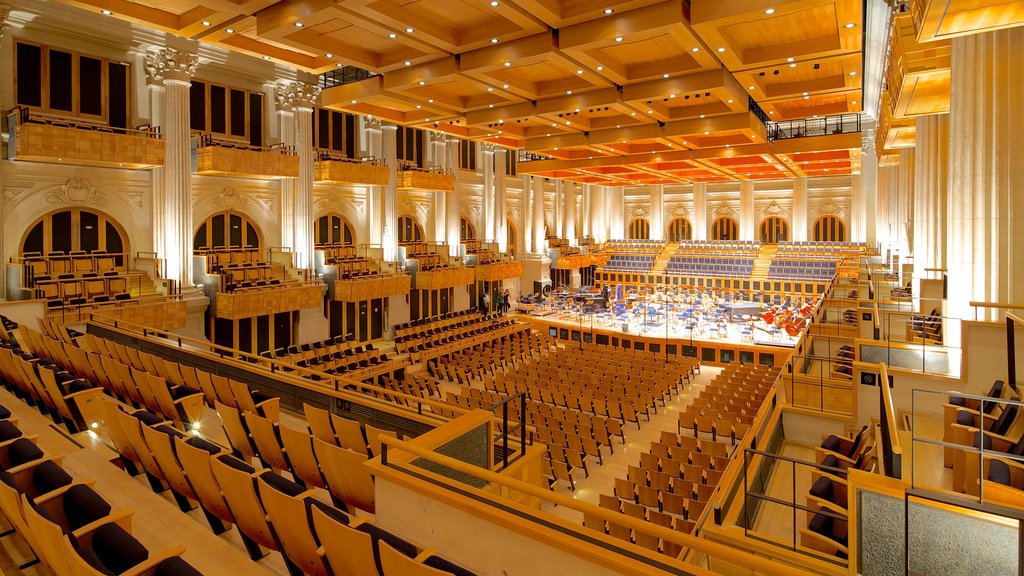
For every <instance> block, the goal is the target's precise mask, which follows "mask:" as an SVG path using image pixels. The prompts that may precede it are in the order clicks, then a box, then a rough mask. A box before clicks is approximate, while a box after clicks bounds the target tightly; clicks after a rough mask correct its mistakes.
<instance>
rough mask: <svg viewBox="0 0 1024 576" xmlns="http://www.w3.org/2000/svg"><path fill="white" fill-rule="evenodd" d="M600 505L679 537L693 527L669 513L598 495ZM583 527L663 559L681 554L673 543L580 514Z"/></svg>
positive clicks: (693, 525)
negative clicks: (638, 547)
mask: <svg viewBox="0 0 1024 576" xmlns="http://www.w3.org/2000/svg"><path fill="white" fill-rule="evenodd" d="M600 506H601V507H602V508H606V509H608V510H613V511H615V512H621V513H623V514H626V515H628V516H632V517H634V518H638V519H641V520H647V521H648V522H651V523H652V524H657V525H659V526H663V527H665V528H671V529H673V530H676V531H677V532H680V533H683V534H692V533H693V531H694V528H695V527H696V523H695V522H693V521H690V520H685V519H682V518H679V517H678V516H676V517H673V516H671V515H669V514H664V513H661V512H658V511H656V510H651V509H649V508H647V507H644V506H640V505H638V504H635V503H633V502H624V501H621V500H619V499H618V498H615V497H614V496H608V495H606V494H601V495H600ZM583 525H584V526H586V527H587V528H590V529H592V530H597V531H599V532H602V533H604V534H608V535H610V536H613V537H615V538H619V539H621V540H625V541H627V542H633V543H635V544H637V545H639V546H643V547H644V548H647V549H648V550H653V551H654V552H660V553H662V554H665V555H666V556H671V557H672V558H678V557H679V556H680V555H681V554H682V552H683V548H682V547H681V546H679V545H678V544H676V543H675V542H671V541H669V540H665V539H661V538H657V537H655V536H652V535H651V534H648V533H645V532H643V531H642V530H630V529H629V528H628V527H626V526H624V525H622V524H618V523H615V522H605V521H604V519H602V518H599V517H597V516H593V515H590V514H584V515H583Z"/></svg>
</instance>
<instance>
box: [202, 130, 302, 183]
mask: <svg viewBox="0 0 1024 576" xmlns="http://www.w3.org/2000/svg"><path fill="white" fill-rule="evenodd" d="M192 142H193V148H194V153H193V172H195V173H196V174H208V175H218V176H241V177H243V178H260V179H264V180H268V179H269V180H273V179H279V178H296V177H298V175H299V157H298V156H297V155H296V154H295V150H294V149H293V148H292V147H291V146H283V145H277V146H270V147H267V146H253V145H251V144H248V143H246V142H244V141H240V140H228V139H223V138H218V137H216V136H214V135H212V134H204V133H200V134H198V135H197V136H195V137H193V140H192Z"/></svg>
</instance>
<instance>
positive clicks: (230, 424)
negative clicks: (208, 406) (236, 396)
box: [214, 400, 256, 462]
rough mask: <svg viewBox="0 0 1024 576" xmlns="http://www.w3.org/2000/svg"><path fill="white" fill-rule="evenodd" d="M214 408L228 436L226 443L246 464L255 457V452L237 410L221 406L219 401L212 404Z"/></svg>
mask: <svg viewBox="0 0 1024 576" xmlns="http://www.w3.org/2000/svg"><path fill="white" fill-rule="evenodd" d="M214 408H216V410H217V415H219V416H220V421H221V423H222V424H223V425H224V432H225V433H226V434H227V436H228V442H230V443H231V447H232V448H234V449H235V451H236V452H238V453H239V454H241V455H242V458H243V459H244V460H245V461H246V462H249V461H251V460H252V459H253V458H254V457H255V456H256V450H255V449H254V448H253V445H252V440H251V439H250V438H249V431H248V430H247V429H246V428H245V424H244V422H243V421H242V415H241V414H239V412H238V409H237V408H232V407H231V406H227V405H224V404H221V402H220V401H219V400H218V401H217V402H216V403H215V404H214Z"/></svg>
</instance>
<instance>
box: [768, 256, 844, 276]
mask: <svg viewBox="0 0 1024 576" xmlns="http://www.w3.org/2000/svg"><path fill="white" fill-rule="evenodd" d="M838 264H839V261H838V260H837V259H834V258H830V259H824V260H823V259H821V258H816V259H813V260H809V259H799V258H784V257H778V256H776V257H775V258H774V259H772V264H771V267H770V268H769V269H768V278H769V279H770V280H807V281H814V282H828V281H830V280H832V279H833V278H834V277H835V275H836V267H837V266H838Z"/></svg>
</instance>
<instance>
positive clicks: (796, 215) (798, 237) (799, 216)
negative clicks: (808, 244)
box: [793, 177, 808, 242]
mask: <svg viewBox="0 0 1024 576" xmlns="http://www.w3.org/2000/svg"><path fill="white" fill-rule="evenodd" d="M807 229H808V226H807V178H805V177H797V178H794V179H793V240H794V241H796V242H803V241H805V240H807V234H808V231H807Z"/></svg>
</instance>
